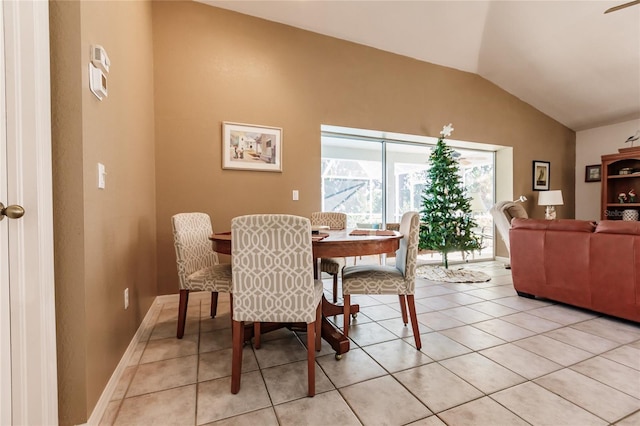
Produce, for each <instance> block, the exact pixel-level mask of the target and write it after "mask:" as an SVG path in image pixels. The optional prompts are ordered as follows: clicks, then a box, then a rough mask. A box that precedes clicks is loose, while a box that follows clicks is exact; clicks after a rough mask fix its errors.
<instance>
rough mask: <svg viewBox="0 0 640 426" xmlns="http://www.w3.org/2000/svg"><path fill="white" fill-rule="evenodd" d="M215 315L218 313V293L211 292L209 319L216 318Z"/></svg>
mask: <svg viewBox="0 0 640 426" xmlns="http://www.w3.org/2000/svg"><path fill="white" fill-rule="evenodd" d="M216 313H218V292H217V291H212V292H211V318H215V317H216Z"/></svg>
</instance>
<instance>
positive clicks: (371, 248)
mask: <svg viewBox="0 0 640 426" xmlns="http://www.w3.org/2000/svg"><path fill="white" fill-rule="evenodd" d="M355 234H358V235H355ZM210 239H211V242H212V246H213V250H214V251H215V252H217V253H220V254H226V255H231V244H232V241H231V232H222V233H217V234H213V235H211V237H210ZM401 239H402V234H401V233H399V232H397V231H375V230H366V231H365V230H351V229H345V230H327V231H322V232H321V233H319V234H316V235H313V234H312V248H313V259H314V269H313V270H314V275H315V276H316V278H317V279H319V278H320V273H319V270H318V261H319V260H320V259H321V258H328V257H359V256H368V255H378V254H385V253H393V252H395V251H396V250H398V248H399V247H400V240H401ZM359 311H360V307H359V306H358V305H356V304H354V305H351V308H350V312H351V315H355V314H357V313H358V312H359ZM343 312H344V311H343V309H342V305H337V304H335V303H332V302H330V301H329V300H328V299H327V298H326V297H325V296H324V295H323V296H322V337H323V338H324V339H325V341H327V343H329V344H330V345H331V347H332V348H333V349H334V350H335V351H336V359H340V358H341V357H342V354H344V353H346V352H348V351H349V339H348V338H347V337H346V336H345V335H344V334H342V332H341V331H340V330H339V329H338V328H336V327H335V326H334V325H333V324H332V323H331V322H330V321H329V320H328V319H327V317H330V316H336V315H342V314H343ZM277 327H282V326H281V325H277V326H276V325H274V326H273V328H274V329H275V328H277ZM252 330H253V328H249V327H247V329H246V332H248V333H252ZM263 330H264V331H268V330H269V326H266V327H264V328H263ZM247 337H249V336H247Z"/></svg>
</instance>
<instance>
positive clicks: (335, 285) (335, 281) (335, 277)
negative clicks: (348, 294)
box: [333, 274, 338, 303]
mask: <svg viewBox="0 0 640 426" xmlns="http://www.w3.org/2000/svg"><path fill="white" fill-rule="evenodd" d="M337 301H338V274H333V303H336V302H337Z"/></svg>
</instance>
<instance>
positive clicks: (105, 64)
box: [91, 44, 111, 73]
mask: <svg viewBox="0 0 640 426" xmlns="http://www.w3.org/2000/svg"><path fill="white" fill-rule="evenodd" d="M91 63H92V64H93V65H94V66H95V67H96V68H100V69H101V70H102V72H105V73H108V72H109V66H111V61H109V56H107V51H106V50H104V47H102V46H100V45H99V44H94V45H93V46H91Z"/></svg>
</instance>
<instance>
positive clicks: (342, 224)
mask: <svg viewBox="0 0 640 426" xmlns="http://www.w3.org/2000/svg"><path fill="white" fill-rule="evenodd" d="M311 224H312V225H316V226H320V225H323V226H328V227H329V229H345V228H346V227H347V215H346V213H338V212H313V213H311Z"/></svg>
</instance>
